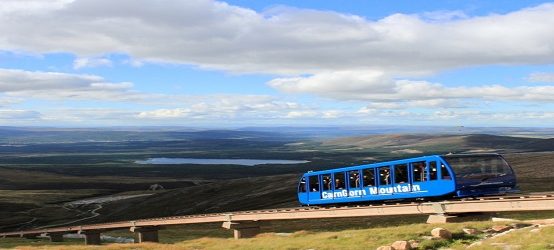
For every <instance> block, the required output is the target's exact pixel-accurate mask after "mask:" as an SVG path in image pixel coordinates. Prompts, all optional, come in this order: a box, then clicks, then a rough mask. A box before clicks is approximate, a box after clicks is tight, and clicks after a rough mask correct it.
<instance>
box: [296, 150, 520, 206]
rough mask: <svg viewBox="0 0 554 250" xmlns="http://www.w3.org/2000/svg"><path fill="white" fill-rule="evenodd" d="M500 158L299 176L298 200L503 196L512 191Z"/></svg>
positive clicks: (468, 157) (512, 180)
mask: <svg viewBox="0 0 554 250" xmlns="http://www.w3.org/2000/svg"><path fill="white" fill-rule="evenodd" d="M515 187H516V177H515V174H514V171H513V170H512V167H511V166H510V165H509V164H508V163H507V162H506V161H505V160H504V158H503V157H502V156H501V155H499V154H450V155H431V156H422V157H417V158H411V159H404V160H395V161H387V162H380V163H374V164H367V165H359V166H352V167H344V168H337V169H331V170H324V171H310V172H308V173H305V174H303V175H302V178H301V180H300V183H299V185H298V200H299V201H300V203H301V204H302V205H325V204H337V203H355V202H371V201H386V200H398V199H430V198H445V197H471V196H483V195H497V194H506V193H509V192H515V191H517V190H516V189H515Z"/></svg>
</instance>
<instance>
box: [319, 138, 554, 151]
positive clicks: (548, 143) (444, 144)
mask: <svg viewBox="0 0 554 250" xmlns="http://www.w3.org/2000/svg"><path fill="white" fill-rule="evenodd" d="M321 146H323V147H339V148H350V149H352V148H357V149H380V150H386V151H389V152H392V153H394V152H402V153H406V152H413V153H433V152H453V153H466V152H537V151H550V150H552V149H554V138H548V139H540V138H527V137H512V136H498V135H488V134H472V135H428V134H421V135H405V134H392V135H370V136H360V137H345V138H339V139H331V140H326V141H323V142H322V143H321Z"/></svg>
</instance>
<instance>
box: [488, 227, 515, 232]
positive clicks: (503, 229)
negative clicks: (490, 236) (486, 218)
mask: <svg viewBox="0 0 554 250" xmlns="http://www.w3.org/2000/svg"><path fill="white" fill-rule="evenodd" d="M510 229H512V227H511V226H505V225H495V226H492V230H494V232H495V233H502V232H506V231H508V230H510Z"/></svg>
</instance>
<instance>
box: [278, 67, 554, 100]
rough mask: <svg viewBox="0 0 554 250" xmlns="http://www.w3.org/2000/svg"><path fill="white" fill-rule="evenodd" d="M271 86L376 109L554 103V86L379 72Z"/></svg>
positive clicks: (280, 80) (336, 74)
mask: <svg viewBox="0 0 554 250" xmlns="http://www.w3.org/2000/svg"><path fill="white" fill-rule="evenodd" d="M268 85H269V86H271V87H273V88H276V89H278V90H280V91H283V92H286V93H310V94H317V95H320V96H323V97H329V98H333V99H339V100H364V101H372V102H375V103H376V104H373V105H376V106H374V108H400V107H399V105H401V104H402V103H403V104H406V105H412V106H415V107H426V106H427V107H433V106H442V107H449V106H450V107H451V106H457V105H459V103H458V102H457V101H455V103H453V104H454V105H452V104H449V105H444V104H446V103H447V102H451V101H450V100H449V99H468V98H473V99H482V100H505V101H531V102H554V85H547V86H518V87H506V86H502V85H481V86H474V87H466V86H460V87H447V86H444V85H442V84H439V83H431V82H427V81H413V80H393V79H392V78H391V77H390V76H386V75H385V74H384V73H381V74H379V73H378V72H375V71H369V72H365V71H340V72H331V73H329V72H325V73H321V74H315V75H311V76H304V77H282V78H276V79H273V80H271V81H269V82H268ZM392 102H398V103H396V104H393V103H392ZM443 105H444V106H443ZM379 106H380V107H379ZM387 106H388V107H387Z"/></svg>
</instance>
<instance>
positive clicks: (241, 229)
mask: <svg viewBox="0 0 554 250" xmlns="http://www.w3.org/2000/svg"><path fill="white" fill-rule="evenodd" d="M222 227H223V228H226V229H233V231H234V233H233V235H234V238H235V239H240V238H252V237H254V236H256V235H258V234H259V233H260V223H259V222H258V221H247V222H231V221H226V222H223V225H222Z"/></svg>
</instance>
